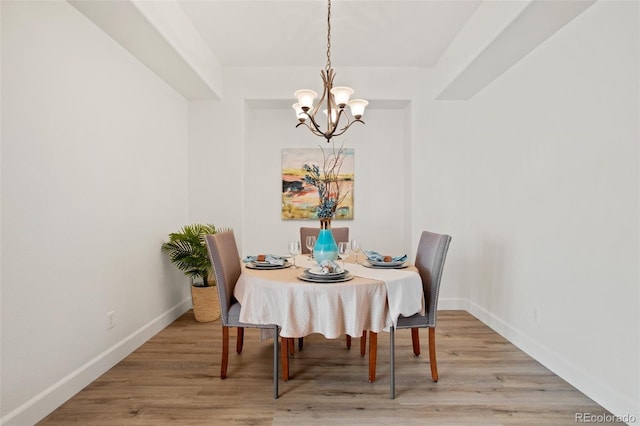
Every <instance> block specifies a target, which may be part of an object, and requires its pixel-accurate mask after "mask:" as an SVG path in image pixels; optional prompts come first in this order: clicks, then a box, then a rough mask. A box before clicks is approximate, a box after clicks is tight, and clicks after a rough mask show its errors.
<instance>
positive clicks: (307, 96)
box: [295, 89, 318, 112]
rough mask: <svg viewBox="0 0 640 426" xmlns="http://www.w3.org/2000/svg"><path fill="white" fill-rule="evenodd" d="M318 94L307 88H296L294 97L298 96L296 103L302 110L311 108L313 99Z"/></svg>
mask: <svg viewBox="0 0 640 426" xmlns="http://www.w3.org/2000/svg"><path fill="white" fill-rule="evenodd" d="M317 96H318V94H317V93H316V92H314V91H313V90H309V89H302V90H297V91H296V93H295V97H296V98H298V103H299V104H300V108H302V110H303V111H305V112H306V111H308V110H310V109H311V108H313V101H314V100H315V98H316V97H317Z"/></svg>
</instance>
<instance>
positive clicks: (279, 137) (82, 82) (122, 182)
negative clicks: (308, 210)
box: [0, 1, 640, 424]
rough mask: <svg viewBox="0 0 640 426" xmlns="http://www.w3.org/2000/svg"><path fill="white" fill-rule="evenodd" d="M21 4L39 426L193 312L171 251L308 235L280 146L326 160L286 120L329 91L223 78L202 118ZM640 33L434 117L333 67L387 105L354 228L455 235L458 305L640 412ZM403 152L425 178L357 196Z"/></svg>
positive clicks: (27, 295)
mask: <svg viewBox="0 0 640 426" xmlns="http://www.w3.org/2000/svg"><path fill="white" fill-rule="evenodd" d="M1 4H2V114H3V115H2V152H1V155H0V158H1V161H2V176H1V183H2V191H1V196H2V210H1V212H0V214H1V216H0V217H1V218H2V228H1V230H0V232H1V234H2V248H1V255H2V259H1V260H2V272H1V273H2V275H1V279H2V281H1V286H2V287H1V289H2V299H1V303H2V314H1V315H2V351H1V356H2V360H1V362H2V373H1V374H2V377H1V378H2V383H1V386H2V413H1V417H2V420H3V421H7V423H9V422H12V423H14V424H29V423H33V422H34V421H35V420H37V418H38V414H42V413H44V414H46V413H47V412H48V410H52V409H54V408H55V407H56V406H57V405H59V404H60V403H61V402H62V401H64V399H65V398H66V397H67V396H70V395H71V394H72V393H73V392H75V391H77V390H78V389H80V388H81V387H82V386H83V384H86V383H88V382H89V381H91V379H92V378H93V376H94V375H97V374H100V373H101V372H103V371H105V370H106V369H107V368H109V366H110V365H111V364H112V363H113V362H115V361H117V360H118V359H119V357H121V356H123V354H125V353H126V352H127V351H128V350H131V349H133V348H135V346H136V345H137V344H139V343H141V342H143V341H144V339H146V338H147V337H148V336H150V335H151V334H152V333H153V332H155V330H158V329H160V328H161V327H162V326H163V325H164V324H166V323H168V322H169V321H170V320H171V318H173V317H175V315H177V314H178V313H180V312H181V311H183V310H184V309H185V308H186V307H187V305H188V295H187V291H188V288H187V286H186V285H185V284H186V280H184V278H182V277H181V276H180V274H179V273H177V271H175V270H174V268H173V267H171V265H169V264H168V262H166V259H164V258H163V256H162V255H161V253H160V251H159V245H160V243H161V242H162V241H163V240H164V238H165V237H166V234H167V233H168V232H171V231H173V230H175V229H176V228H177V227H178V226H180V225H182V224H184V222H185V221H187V219H188V221H189V222H205V221H206V222H213V223H215V224H216V225H219V226H230V227H233V228H234V229H235V230H236V233H237V236H238V240H239V243H240V249H241V251H242V252H246V253H249V252H251V251H252V250H258V249H260V250H262V249H263V248H267V247H273V250H274V251H275V250H276V248H282V247H284V243H285V242H286V241H287V240H288V239H290V238H291V237H292V236H295V234H296V233H295V231H296V230H297V228H298V227H299V226H300V224H302V223H308V222H286V221H285V222H283V221H281V220H280V219H279V208H277V202H278V201H277V200H279V190H280V185H279V183H277V184H276V181H277V179H278V173H279V170H280V149H281V148H282V147H290V146H291V147H295V146H306V145H305V144H306V143H307V142H305V141H309V144H311V145H315V144H316V143H317V142H316V141H315V140H314V137H312V136H310V135H309V134H308V131H306V130H303V129H293V125H294V123H295V121H294V120H292V119H291V118H292V117H293V114H292V113H291V112H290V111H288V107H286V105H285V102H287V103H288V102H289V101H290V100H291V98H292V92H293V91H294V90H296V89H298V88H301V87H307V86H309V87H311V88H313V87H316V88H317V86H319V84H320V81H319V80H320V79H319V77H318V74H319V69H316V68H304V69H275V68H269V69H227V70H225V77H224V91H225V97H224V99H223V100H220V101H211V102H209V101H202V102H192V103H190V104H189V105H188V106H187V104H186V103H185V101H184V100H183V99H182V98H180V97H179V96H178V95H177V94H176V93H175V92H174V91H173V90H172V89H170V88H169V87H168V86H167V85H166V84H164V83H163V82H161V81H159V80H158V78H157V77H156V76H155V75H154V74H152V73H151V72H149V71H148V70H147V69H146V68H144V67H143V66H141V65H140V64H139V63H138V62H137V61H136V60H134V59H132V58H131V57H130V56H129V55H128V54H127V53H126V52H125V51H124V50H123V49H121V48H120V47H119V46H117V45H116V44H115V43H114V42H113V41H112V40H110V39H109V38H108V37H107V36H106V35H105V34H103V33H102V32H100V31H99V30H97V29H96V28H95V26H93V24H91V23H90V22H89V21H87V20H86V19H85V18H84V17H82V16H81V15H80V14H79V13H78V12H77V11H75V10H74V9H73V8H70V7H69V6H68V5H67V4H66V3H58V2H55V3H51V2H20V3H13V2H2V3H1ZM637 17H638V6H637V3H635V2H614V1H603V2H598V3H597V4H596V5H594V6H593V7H591V8H589V9H588V10H587V11H586V12H585V13H584V14H583V15H581V16H580V17H578V19H576V20H575V21H574V22H572V23H571V24H570V25H569V26H568V27H566V28H565V29H563V30H561V31H560V32H558V33H557V34H556V35H555V36H554V37H552V38H551V39H549V40H548V41H547V42H545V43H544V44H543V45H541V46H540V47H539V48H538V49H537V50H536V51H534V52H533V53H532V54H531V55H529V56H528V57H526V58H524V59H523V60H522V61H521V62H520V63H519V64H517V65H516V67H514V68H513V69H511V70H509V71H508V72H507V73H505V74H504V75H503V76H502V77H500V78H499V79H498V80H497V81H496V82H494V83H493V84H492V85H491V86H489V87H488V88H486V89H485V90H484V91H482V92H480V94H479V95H478V96H476V97H475V98H474V99H472V100H471V101H469V102H435V101H433V100H432V99H433V96H432V88H433V85H432V82H431V80H430V77H431V73H430V72H428V71H425V70H417V69H368V68H366V69H342V68H340V67H337V69H336V71H337V73H338V75H337V77H336V82H338V83H339V84H344V85H349V86H351V87H354V88H355V89H356V91H357V93H358V96H363V97H367V98H368V99H370V100H372V101H373V102H372V108H371V109H370V110H369V111H368V112H367V115H366V117H365V118H366V121H367V125H366V126H363V127H354V128H353V129H352V130H350V131H349V132H348V138H349V141H348V143H349V144H350V145H351V146H353V147H354V148H355V150H356V158H357V161H362V163H359V164H356V173H357V176H356V179H358V181H357V185H358V186H357V188H356V189H357V193H356V219H355V220H354V221H352V222H341V223H349V226H350V227H352V231H353V232H354V234H353V235H354V236H358V237H360V238H361V239H363V240H365V241H367V240H368V238H369V235H371V230H372V229H380V227H381V226H387V227H388V228H383V231H384V232H385V233H381V234H379V235H378V236H377V237H376V238H380V240H379V241H380V244H382V243H385V244H386V243H387V242H388V243H389V244H394V247H403V248H406V249H407V250H408V251H410V254H412V252H413V251H414V250H415V246H416V244H417V239H418V237H419V233H420V231H422V230H423V229H430V230H435V231H438V232H446V233H450V234H451V235H452V236H453V242H452V246H451V249H450V253H449V256H448V260H447V270H446V272H445V276H444V281H443V290H442V293H441V301H442V300H444V301H445V302H448V303H445V304H444V305H443V304H441V306H442V307H447V306H448V307H456V306H457V307H463V308H467V309H469V310H470V311H471V312H472V313H474V314H475V315H477V316H478V317H479V318H481V319H482V320H483V321H485V322H486V323H488V324H489V325H491V326H492V327H494V328H495V329H496V330H498V331H499V332H501V333H502V334H503V335H505V336H507V337H508V338H509V339H510V340H511V341H513V342H514V343H516V344H517V345H519V346H520V347H522V348H523V349H525V350H526V351H527V352H528V353H529V354H531V355H532V356H534V357H535V358H536V359H538V360H539V361H541V362H542V363H543V364H545V365H546V366H548V367H549V368H551V369H552V370H554V371H556V372H557V373H558V374H560V375H561V376H562V377H564V378H565V379H566V380H568V381H569V382H570V383H572V384H573V385H575V386H576V387H578V388H579V389H580V390H582V391H583V392H585V393H586V394H587V395H588V396H590V397H592V398H593V399H595V400H596V401H597V402H599V403H600V404H603V405H604V406H605V407H606V408H607V409H609V410H612V411H613V412H614V413H616V414H625V413H633V412H635V414H636V416H637V417H640V409H639V408H638V406H637V401H639V400H640V391H639V387H640V372H639V371H638V359H640V342H639V341H638V340H639V334H640V332H639V329H640V326H639V322H640V321H639V318H638V312H639V311H640V309H639V308H640V306H639V304H640V296H639V295H638V281H639V280H638V278H639V277H638V267H637V264H638V255H639V249H638V231H639V229H638V217H639V212H638V201H639V200H638V193H639V187H638V172H639V167H638V145H637V141H638V79H637V76H638V62H639V61H638V28H637V25H638V24H637ZM395 101H400V102H399V103H395ZM376 102H377V103H378V106H377V107H376V106H375V103H376ZM270 105H271V106H270ZM283 105H285V106H283ZM381 124H383V126H381ZM377 126H380V127H377ZM264 127H268V128H269V129H271V132H270V134H263V133H262V132H261V128H264ZM275 129H277V130H275ZM280 129H282V130H280ZM285 129H286V130H285ZM305 132H307V133H306V134H305ZM187 138H188V139H189V144H188V145H187ZM318 139H319V138H318ZM267 148H269V149H268V151H267ZM256 149H257V150H258V151H259V152H260V154H261V155H263V154H264V153H265V152H268V153H271V154H273V156H272V157H265V158H264V161H262V160H263V159H262V157H258V156H256V152H254V151H253V150H256ZM391 153H392V154H393V156H392V157H391ZM271 154H270V155H271ZM384 156H389V157H390V158H392V162H391V166H392V172H397V171H398V170H399V169H400V166H399V164H400V163H399V162H396V161H398V158H400V157H402V158H403V159H404V160H405V162H404V164H406V165H407V167H406V168H404V169H403V170H402V172H401V173H402V177H401V179H402V182H403V185H404V187H403V189H402V193H401V194H399V193H398V191H396V190H395V189H394V188H395V186H394V185H393V184H391V183H386V182H385V181H384V180H382V181H375V182H380V183H379V184H376V185H374V187H365V185H364V183H365V182H366V181H367V179H364V180H360V179H361V176H364V177H365V178H367V177H368V178H370V179H379V178H380V176H383V175H384V174H386V173H387V172H388V171H386V170H380V168H381V167H383V166H382V164H384V163H382V162H381V161H380V159H381V158H382V157H384ZM365 160H366V161H365ZM187 164H188V165H189V167H187ZM250 167H257V168H259V169H260V170H259V172H260V173H262V174H270V175H272V177H271V179H273V182H274V187H273V188H272V189H271V190H270V191H273V193H272V194H273V195H272V196H273V198H267V195H268V194H267V193H262V191H261V190H259V189H257V188H256V187H255V186H253V185H252V181H253V174H254V173H257V172H258V170H252V169H250ZM260 173H258V174H260ZM360 182H362V186H360ZM256 191H260V195H261V196H262V197H263V199H264V200H265V203H269V204H273V205H271V206H267V208H265V212H264V214H265V215H268V217H263V216H262V215H260V216H256V215H254V213H253V211H252V210H254V209H255V208H254V206H253V205H251V203H252V201H251V200H253V198H252V197H251V193H252V192H253V193H254V194H255V192H256ZM379 194H384V195H386V196H387V197H386V198H387V199H391V201H387V200H386V199H385V200H384V202H389V203H390V202H396V199H397V198H399V199H400V202H399V204H400V205H401V207H400V209H399V210H400V211H401V213H400V214H399V215H398V216H399V217H401V218H402V219H401V221H400V222H393V223H391V224H388V223H387V224H381V223H380V222H384V221H385V220H384V219H387V218H388V214H389V212H390V211H391V210H390V209H389V208H388V207H389V206H388V205H385V206H384V208H385V213H384V214H381V215H380V217H377V216H374V213H367V211H368V210H367V209H371V208H372V207H373V208H375V205H376V202H377V200H378V199H379ZM274 200H275V201H274ZM387 220H388V219H387ZM267 222H268V223H267ZM271 226H273V229H271ZM256 234H257V235H256ZM33 240H35V244H34V241H33ZM42 242H44V243H42ZM376 242H377V240H372V243H376ZM36 244H41V245H42V247H43V249H45V250H46V249H48V250H49V252H47V253H46V255H45V254H42V253H43V249H40V250H37V249H35V248H34V247H35V245H36ZM376 247H377V245H376ZM69 259H73V260H74V262H73V263H70V262H69ZM25 271H26V272H25ZM185 301H186V303H185ZM534 308H536V310H537V314H538V321H537V322H536V321H534V320H533V312H534ZM109 310H114V311H115V312H116V327H115V328H114V329H113V330H112V331H110V332H107V331H106V330H105V315H106V312H107V311H109Z"/></svg>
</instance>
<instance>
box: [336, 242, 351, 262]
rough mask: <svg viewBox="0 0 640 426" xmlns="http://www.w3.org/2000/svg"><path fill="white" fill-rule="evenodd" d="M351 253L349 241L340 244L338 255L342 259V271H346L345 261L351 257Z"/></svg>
mask: <svg viewBox="0 0 640 426" xmlns="http://www.w3.org/2000/svg"><path fill="white" fill-rule="evenodd" d="M350 251H351V246H350V245H349V243H348V242H347V241H341V242H339V243H338V253H339V254H340V257H342V269H344V261H345V259H346V258H347V256H349V252H350Z"/></svg>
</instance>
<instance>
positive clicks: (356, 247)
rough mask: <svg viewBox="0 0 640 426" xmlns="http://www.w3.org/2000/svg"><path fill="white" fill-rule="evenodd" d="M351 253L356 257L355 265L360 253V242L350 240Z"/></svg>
mask: <svg viewBox="0 0 640 426" xmlns="http://www.w3.org/2000/svg"><path fill="white" fill-rule="evenodd" d="M351 251H352V252H353V253H355V255H356V263H358V252H359V251H360V241H358V240H351Z"/></svg>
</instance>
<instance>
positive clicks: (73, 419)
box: [39, 311, 608, 426]
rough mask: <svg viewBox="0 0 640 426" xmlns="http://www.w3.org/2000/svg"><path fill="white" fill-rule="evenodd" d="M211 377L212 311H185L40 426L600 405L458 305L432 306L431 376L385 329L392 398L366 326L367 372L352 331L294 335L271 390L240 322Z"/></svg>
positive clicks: (407, 342)
mask: <svg viewBox="0 0 640 426" xmlns="http://www.w3.org/2000/svg"><path fill="white" fill-rule="evenodd" d="M231 336H232V337H231V342H230V354H229V370H228V377H227V379H225V380H220V378H219V374H220V346H221V343H220V342H221V326H220V320H217V321H215V322H212V323H198V322H196V321H195V320H194V318H193V312H192V311H189V312H187V313H186V314H184V315H183V316H182V317H180V318H179V319H178V320H176V321H175V322H174V323H173V324H171V325H170V326H169V327H167V328H166V329H164V330H163V331H161V332H160V333H158V334H157V335H156V336H154V337H153V338H152V339H151V340H149V341H148V342H147V343H145V344H144V345H142V346H141V347H140V348H138V349H137V350H136V351H135V352H133V353H132V354H131V355H130V356H128V357H127V358H126V359H124V360H123V361H122V362H120V363H119V364H118V365H116V366H115V367H113V368H112V369H111V370H109V371H108V372H106V373H105V374H104V375H102V376H101V377H99V378H98V379H97V380H96V381H94V382H93V383H91V384H90V385H89V386H87V387H86V388H85V389H84V390H82V391H81V392H79V393H78V394H77V395H75V396H74V397H73V398H72V399H70V400H69V401H67V402H66V403H65V404H64V405H62V406H61V407H59V408H58V409H57V410H55V411H54V412H53V413H51V414H50V415H49V416H48V417H46V418H45V419H43V421H42V422H41V423H39V424H41V425H65V426H67V425H74V424H75V425H108V426H112V425H154V426H157V425H337V424H339V425H409V424H411V425H503V424H506V425H527V424H529V425H533V424H536V425H540V424H544V425H575V424H576V413H590V414H594V415H598V414H608V413H607V411H606V410H604V409H603V408H602V407H601V406H599V405H598V404H596V403H595V402H594V401H592V400H591V399H589V398H588V397H586V396H585V395H584V394H582V393H580V392H579V391H578V390H576V389H575V388H574V387H572V386H571V385H569V384H568V383H567V382H565V381H564V380H562V379H560V378H559V377H558V376H556V375H555V374H553V373H552V372H551V371H549V370H548V369H547V368H545V367H543V366H542V365H540V364H539V363H538V362H536V361H534V360H533V359H532V358H530V357H529V356H527V355H526V354H524V353H523V352H522V351H521V350H519V349H518V348H516V347H515V346H514V345H512V344H511V343H509V342H508V341H506V340H505V339H504V338H502V337H501V336H500V335H498V334H497V333H495V332H494V331H493V330H491V329H490V328H488V327H487V326H486V325H484V324H483V323H481V322H480V321H479V320H477V319H476V318H474V317H473V316H472V315H470V314H469V313H467V312H464V311H441V312H440V313H439V316H438V327H437V329H436V342H437V351H438V372H439V374H440V380H439V382H438V383H434V382H432V381H431V375H430V371H429V356H428V348H427V332H426V330H421V334H420V337H421V346H422V355H421V356H419V357H416V356H414V355H413V353H412V350H411V337H410V331H409V330H400V331H398V332H396V399H395V400H391V399H390V398H389V334H388V333H384V332H383V333H380V334H379V336H378V367H377V381H376V382H375V383H369V382H368V380H367V373H368V364H367V357H361V356H360V353H359V339H355V338H354V339H353V345H352V347H351V350H347V349H346V346H345V339H344V338H340V339H332V340H328V339H325V338H324V337H322V336H321V335H311V336H308V337H307V338H305V341H304V349H303V350H302V351H301V352H298V351H297V350H296V353H295V355H294V356H293V358H292V360H291V376H292V378H291V380H290V381H288V382H282V380H280V398H279V399H277V400H274V399H273V376H272V374H273V372H272V368H273V361H272V359H273V358H272V356H273V346H272V343H271V341H264V342H259V339H258V332H257V331H256V330H255V329H247V330H246V334H245V344H244V350H243V352H242V354H241V355H237V354H236V353H235V329H233V330H232V333H231Z"/></svg>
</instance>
